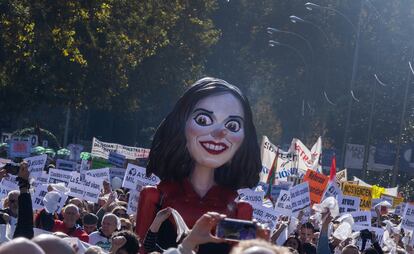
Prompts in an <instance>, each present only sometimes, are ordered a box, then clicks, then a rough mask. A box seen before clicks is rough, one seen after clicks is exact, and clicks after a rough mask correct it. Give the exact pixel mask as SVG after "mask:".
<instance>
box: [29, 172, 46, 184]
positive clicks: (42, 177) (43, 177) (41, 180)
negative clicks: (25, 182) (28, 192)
mask: <svg viewBox="0 0 414 254" xmlns="http://www.w3.org/2000/svg"><path fill="white" fill-rule="evenodd" d="M48 180H49V174H48V173H47V172H46V171H42V173H41V174H40V175H39V176H38V177H36V179H35V181H34V182H33V183H32V185H33V187H35V188H37V186H39V185H42V184H47V182H48Z"/></svg>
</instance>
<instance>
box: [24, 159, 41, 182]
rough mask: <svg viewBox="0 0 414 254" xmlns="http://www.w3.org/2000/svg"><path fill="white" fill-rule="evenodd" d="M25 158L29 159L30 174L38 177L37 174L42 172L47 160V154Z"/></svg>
mask: <svg viewBox="0 0 414 254" xmlns="http://www.w3.org/2000/svg"><path fill="white" fill-rule="evenodd" d="M24 160H25V161H27V163H28V165H29V169H28V170H29V172H30V176H31V177H33V178H36V177H37V176H39V175H41V174H42V171H43V169H44V167H45V164H46V161H47V155H46V154H42V155H38V156H33V157H27V158H25V159H24Z"/></svg>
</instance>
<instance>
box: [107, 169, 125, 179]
mask: <svg viewBox="0 0 414 254" xmlns="http://www.w3.org/2000/svg"><path fill="white" fill-rule="evenodd" d="M125 171H126V169H125V168H109V177H110V178H111V180H112V178H114V177H119V178H120V179H121V180H122V179H124V177H125Z"/></svg>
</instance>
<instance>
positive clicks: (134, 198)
mask: <svg viewBox="0 0 414 254" xmlns="http://www.w3.org/2000/svg"><path fill="white" fill-rule="evenodd" d="M141 190H142V186H140V185H137V188H136V189H135V190H131V191H130V192H129V199H128V208H127V213H128V214H136V213H137V209H138V202H139V195H140V194H141Z"/></svg>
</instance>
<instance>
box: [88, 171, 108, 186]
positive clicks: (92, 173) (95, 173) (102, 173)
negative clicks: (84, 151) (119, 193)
mask: <svg viewBox="0 0 414 254" xmlns="http://www.w3.org/2000/svg"><path fill="white" fill-rule="evenodd" d="M85 172H86V174H87V175H90V176H93V177H97V178H102V180H106V181H108V183H110V182H111V181H110V176H109V168H97V169H90V170H87V171H85Z"/></svg>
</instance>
